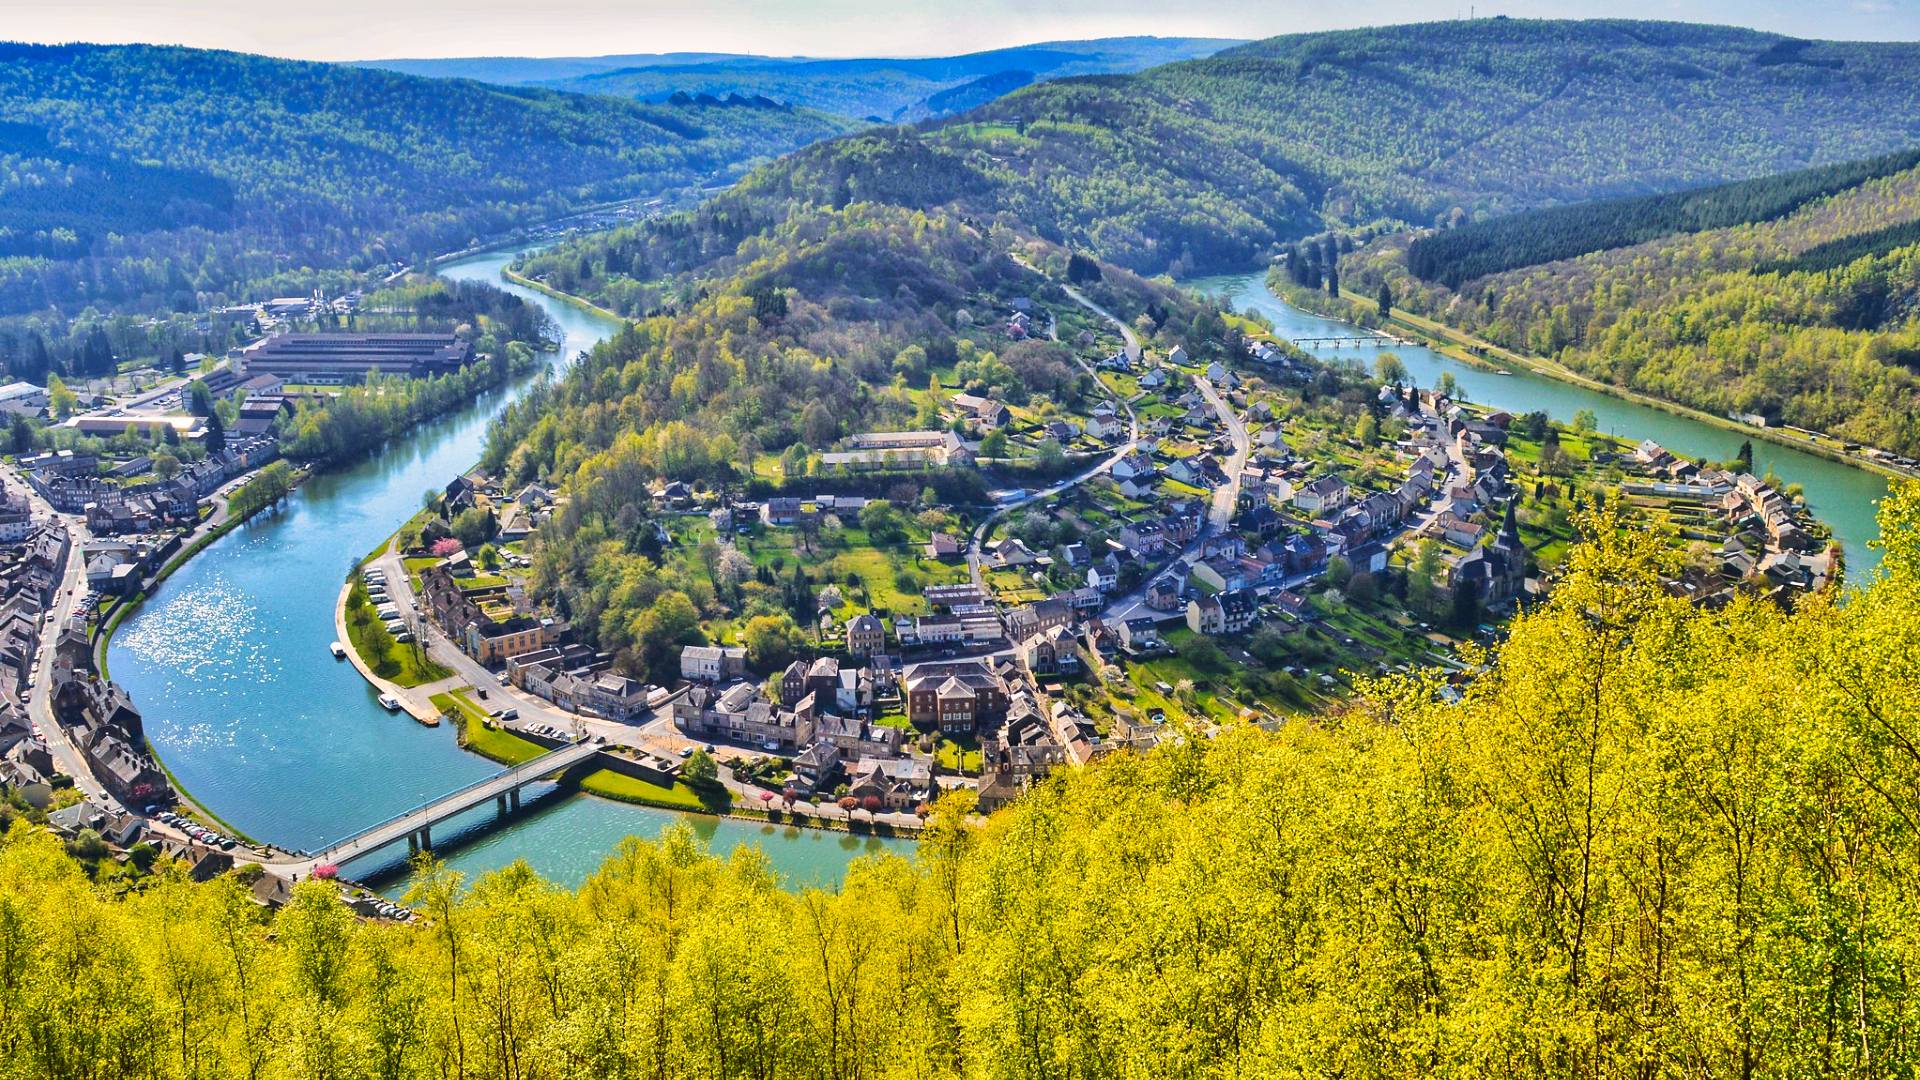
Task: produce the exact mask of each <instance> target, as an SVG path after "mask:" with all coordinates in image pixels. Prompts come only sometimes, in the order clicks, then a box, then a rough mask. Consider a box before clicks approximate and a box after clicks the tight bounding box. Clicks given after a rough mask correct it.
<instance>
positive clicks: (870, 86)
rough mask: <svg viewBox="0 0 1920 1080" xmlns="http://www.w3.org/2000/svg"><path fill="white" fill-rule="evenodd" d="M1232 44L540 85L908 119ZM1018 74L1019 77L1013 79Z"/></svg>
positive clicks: (659, 69) (760, 64)
mask: <svg viewBox="0 0 1920 1080" xmlns="http://www.w3.org/2000/svg"><path fill="white" fill-rule="evenodd" d="M1237 44H1240V43H1239V42H1237V41H1233V40H1230V39H1226V38H1155V37H1138V38H1096V39H1093V40H1090V41H1053V42H1044V43H1041V44H1037V45H1021V46H1016V47H1014V48H1009V49H993V50H990V51H987V52H977V53H968V54H966V55H963V56H945V57H930V58H924V59H904V58H900V59H895V58H872V59H865V58H858V59H840V60H812V59H805V58H796V59H792V60H783V59H778V58H772V57H730V58H726V59H721V60H716V61H713V62H711V63H705V64H684V63H666V64H645V65H635V66H632V67H628V68H625V69H619V70H611V71H602V72H598V73H594V74H590V75H584V76H578V77H572V78H559V79H554V80H549V81H546V82H543V83H542V84H541V85H544V86H548V87H551V88H554V89H560V90H572V91H575V92H578V93H583V94H608V95H613V96H616V97H628V98H638V99H640V100H642V101H664V100H666V99H667V98H669V97H671V96H672V95H674V94H696V95H697V94H709V95H711V96H714V97H725V96H726V95H728V94H740V95H742V96H748V97H751V96H754V95H759V96H763V97H769V98H772V99H774V100H776V101H779V102H782V103H783V104H788V105H796V106H801V107H805V108H812V109H819V110H821V111H823V112H830V113H835V114H838V115H841V116H851V117H871V118H874V119H878V120H889V121H906V120H919V119H924V118H926V117H929V116H942V115H946V114H947V113H950V112H954V111H956V110H958V109H964V108H968V107H971V106H973V105H977V104H980V103H982V102H984V101H987V100H990V99H991V98H992V97H993V96H996V95H995V94H991V93H989V94H985V96H979V93H980V91H979V89H978V88H976V92H975V93H971V94H961V95H957V96H952V95H950V92H951V91H955V90H958V89H960V88H961V87H964V86H967V85H969V84H973V83H982V82H983V81H984V82H983V85H984V87H986V88H995V87H998V88H999V89H998V93H1005V92H1006V91H1007V90H1011V89H1014V88H1015V87H1017V86H1023V85H1025V84H1027V83H1030V82H1034V81H1037V80H1045V79H1059V78H1067V77H1070V76H1076V75H1099V74H1114V73H1125V72H1134V71H1140V70H1143V69H1145V68H1150V67H1155V66H1157V65H1160V64H1168V63H1172V62H1174V61H1177V60H1189V59H1193V58H1195V57H1201V56H1209V55H1212V54H1213V53H1216V52H1219V51H1220V50H1221V49H1224V48H1227V47H1229V46H1232V45H1237ZM1015 75H1020V76H1024V77H1023V78H1020V79H1018V80H1017V81H1016V80H1015V79H1014V76H1015Z"/></svg>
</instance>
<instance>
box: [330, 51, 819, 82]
mask: <svg viewBox="0 0 1920 1080" xmlns="http://www.w3.org/2000/svg"><path fill="white" fill-rule="evenodd" d="M774 59H775V58H773V57H764V56H756V55H753V54H751V53H724V52H671V53H626V54H623V55H613V56H458V57H447V58H435V57H419V58H413V57H399V58H394V59H391V60H349V61H346V62H345V63H346V65H347V66H348V67H362V68H376V69H378V70H381V71H394V72H399V73H400V74H402V75H419V76H421V77H423V78H428V79H472V80H474V81H475V82H485V83H494V84H496V85H499V86H528V85H532V84H534V83H540V82H552V81H555V80H559V79H578V78H584V77H586V76H589V75H600V74H604V73H606V72H609V71H617V70H619V69H622V68H638V67H671V66H673V65H676V64H711V63H716V62H719V61H738V62H741V63H746V62H748V61H754V60H774ZM793 59H796V60H797V59H800V58H798V57H795V58H793Z"/></svg>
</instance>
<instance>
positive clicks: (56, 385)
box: [47, 375, 80, 420]
mask: <svg viewBox="0 0 1920 1080" xmlns="http://www.w3.org/2000/svg"><path fill="white" fill-rule="evenodd" d="M79 406H80V398H79V395H77V394H75V393H74V392H73V391H71V390H69V389H67V383H66V380H64V379H62V378H61V377H60V376H58V375H48V376H47V408H48V409H50V410H51V411H52V412H53V418H54V419H55V420H65V419H67V418H68V417H70V416H72V415H73V412H74V410H75V409H77V408H79Z"/></svg>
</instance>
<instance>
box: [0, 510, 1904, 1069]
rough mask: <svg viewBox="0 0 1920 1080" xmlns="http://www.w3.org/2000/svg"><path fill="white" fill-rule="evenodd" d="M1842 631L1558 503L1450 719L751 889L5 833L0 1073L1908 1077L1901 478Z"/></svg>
mask: <svg viewBox="0 0 1920 1080" xmlns="http://www.w3.org/2000/svg"><path fill="white" fill-rule="evenodd" d="M1883 516H1884V520H1885V526H1886V533H1887V536H1888V542H1887V552H1886V561H1885V563H1884V568H1883V570H1882V572H1881V576H1880V579H1879V580H1877V581H1876V582H1874V583H1873V584H1871V585H1870V586H1869V587H1868V588H1866V589H1865V590H1864V591H1862V592H1860V593H1858V594H1856V595H1855V596H1853V597H1852V598H1851V599H1850V601H1849V602H1848V603H1847V604H1845V605H1833V604H1828V603H1825V602H1816V603H1814V604H1812V605H1810V606H1808V607H1806V608H1804V609H1802V610H1801V611H1799V612H1797V613H1794V614H1784V613H1782V612H1779V611H1777V610H1775V609H1774V608H1771V607H1769V606H1767V605H1765V604H1761V603H1757V602H1746V601H1742V602H1739V603H1736V604H1734V605H1732V606H1730V607H1728V608H1727V609H1726V610H1724V611H1720V612H1705V611H1700V610H1696V609H1694V608H1692V607H1690V606H1688V605H1687V604H1685V603H1683V602H1680V601H1676V600H1674V599H1672V598H1670V597H1668V596H1667V595H1666V594H1665V593H1664V591H1663V590H1662V589H1661V588H1660V587H1659V584H1658V574H1657V570H1656V567H1655V565H1654V562H1655V560H1657V559H1658V558H1659V557H1660V556H1659V555H1658V553H1657V546H1658V545H1657V544H1656V543H1655V541H1654V539H1653V538H1650V537H1648V536H1647V535H1646V534H1644V533H1639V532H1632V531H1627V530H1622V529H1618V528H1616V527H1614V526H1616V525H1617V521H1615V520H1613V519H1611V518H1610V517H1609V516H1607V515H1604V514H1603V515H1599V516H1596V517H1595V518H1592V519H1590V520H1589V521H1588V522H1587V524H1588V525H1589V527H1590V528H1592V529H1593V531H1594V535H1595V537H1596V539H1595V540H1594V541H1593V542H1591V543H1590V544H1589V545H1587V546H1585V547H1583V548H1581V549H1580V550H1578V551H1577V552H1576V553H1575V554H1574V556H1573V557H1572V559H1571V562H1570V572H1569V576H1568V578H1567V579H1566V581H1565V582H1564V583H1563V584H1562V586H1561V587H1560V588H1559V590H1558V591H1557V592H1556V594H1555V596H1554V598H1553V600H1552V601H1551V602H1550V603H1549V604H1547V605H1546V606H1545V607H1543V608H1542V609H1540V610H1538V611H1537V612H1535V613H1532V614H1530V615H1527V616H1525V617H1523V618H1521V619H1519V620H1518V621H1517V622H1516V623H1515V624H1514V625H1513V627H1512V630H1511V634H1510V636H1509V638H1508V639H1507V641H1506V643H1505V644H1504V646H1503V647H1502V648H1501V649H1500V651H1499V654H1498V655H1497V656H1495V657H1492V658H1491V659H1490V662H1489V666H1488V668H1487V669H1486V670H1485V672H1484V673H1483V674H1482V675H1481V676H1480V677H1479V678H1478V679H1476V680H1475V681H1474V682H1473V683H1472V684H1471V685H1470V686H1469V687H1468V688H1467V689H1466V690H1465V693H1464V696H1463V697H1462V698H1461V700H1459V701H1458V702H1456V703H1447V702H1446V701H1444V700H1443V696H1442V695H1440V694H1438V693H1437V691H1438V689H1439V680H1438V676H1435V675H1427V676H1420V677H1414V678H1406V679H1400V680H1396V681H1390V682H1385V683H1379V684H1375V685H1372V686H1371V687H1369V688H1368V690H1367V693H1366V694H1365V695H1364V697H1363V699H1362V701H1361V703H1360V704H1359V705H1357V706H1356V707H1355V708H1353V709H1352V710H1350V711H1349V712H1347V713H1346V714H1344V715H1341V716H1337V717H1330V718H1328V719H1327V720H1326V721H1325V722H1324V723H1321V724H1317V725H1307V724H1294V725H1290V726H1289V727H1288V728H1286V729H1285V730H1283V731H1281V732H1279V733H1277V734H1266V733H1263V732H1261V731H1258V730H1254V729H1239V730H1230V731H1227V732H1225V733H1223V734H1222V735H1221V736H1220V737H1219V738H1216V739H1210V740H1209V739H1200V738H1195V739H1192V740H1188V741H1184V742H1181V743H1178V744H1173V745H1169V746H1167V747H1165V748H1163V749H1162V750H1160V751H1158V752H1155V753H1153V754H1150V755H1147V756H1143V757H1128V756H1122V757H1120V758H1117V759H1114V760H1110V761H1108V762H1106V763H1104V764H1102V765H1099V766H1096V767H1094V768H1091V769H1088V770H1086V771H1084V772H1080V773H1077V774H1075V775H1072V776H1068V777H1064V778H1062V779H1060V780H1058V781H1056V782H1053V783H1051V784H1049V785H1047V786H1045V787H1044V788H1043V789H1041V790H1039V791H1037V792H1035V793H1033V794H1032V795H1030V796H1029V797H1027V798H1025V799H1023V800H1022V801H1021V802H1019V803H1017V804H1016V805H1015V806H1014V807H1012V808H1010V809H1009V810H1007V811H1005V812H1002V813H1000V814H998V815H996V816H995V817H994V818H992V819H991V820H990V821H989V822H988V824H987V825H985V826H984V827H980V828H973V827H968V826H965V825H961V824H959V823H958V819H957V817H956V816H955V815H954V811H955V810H957V809H958V806H957V805H956V804H952V803H949V804H943V809H942V810H941V811H940V812H939V813H937V814H936V816H935V818H934V820H933V822H932V826H933V827H932V829H931V832H930V834H929V836H928V838H927V839H926V840H925V841H924V842H923V844H922V847H921V850H920V854H919V856H918V858H917V860H915V861H913V862H911V863H909V862H908V861H906V860H902V859H898V858H892V857H884V858H877V859H867V860H862V861H860V862H858V863H856V864H855V865H854V866H853V867H852V869H851V870H850V872H849V874H848V876H847V879H846V883H845V885H844V887H843V888H842V889H841V890H840V891H839V892H838V893H826V892H819V891H808V892H803V893H794V892H787V891H783V890H782V889H781V888H780V887H779V883H778V882H777V881H776V879H775V877H774V875H773V873H772V872H771V871H770V870H769V869H768V866H767V864H766V862H765V859H764V857H762V856H761V855H759V854H758V853H757V852H754V851H751V850H743V851H740V852H736V853H735V854H734V855H733V856H731V857H730V858H727V859H719V858H715V857H713V856H711V855H709V854H707V853H705V852H703V851H702V850H700V848H699V846H698V844H697V843H696V842H695V841H694V840H693V839H692V836H691V833H690V832H688V831H687V830H684V829H678V830H674V831H672V832H669V833H668V834H667V835H666V836H665V837H664V838H663V839H662V840H661V841H660V842H658V843H648V842H645V841H641V840H638V839H630V840H628V841H626V842H625V843H624V844H623V845H622V846H621V847H620V848H619V850H618V851H616V852H615V853H614V854H613V856H612V857H611V858H610V859H609V860H608V862H607V863H606V864H605V866H604V867H603V868H602V869H601V870H600V871H599V873H598V874H596V875H595V876H594V877H593V878H592V879H591V880H590V881H589V882H588V883H587V884H586V885H584V886H583V887H582V888H581V889H580V890H579V891H578V892H567V891H564V890H561V889H558V888H555V887H553V886H551V885H549V884H547V883H545V882H543V881H541V880H540V879H539V878H538V877H536V876H535V875H533V874H532V873H531V872H530V871H528V870H527V869H526V868H525V867H524V866H515V867H512V868H509V869H507V870H504V871H501V872H499V873H496V874H492V875H489V876H487V877H484V878H481V879H480V880H478V881H477V882H475V883H473V884H472V885H471V887H470V888H469V887H466V886H465V885H463V883H462V882H461V881H460V879H459V878H458V876H457V875H454V874H452V873H450V872H447V871H446V870H445V869H444V868H433V869H430V870H429V871H428V873H427V874H426V875H425V877H424V878H423V880H422V883H421V884H420V885H419V886H418V888H417V889H416V890H415V894H414V896H413V903H414V905H415V906H416V908H417V909H418V910H419V911H420V912H422V913H423V915H424V916H425V918H424V920H423V922H422V924H420V925H418V926H415V927H410V928H401V927H392V926H384V925H372V924H362V923H357V922H355V921H353V920H352V919H351V918H349V917H348V915H347V914H346V913H345V910H344V909H343V908H342V907H341V906H340V905H339V904H338V903H336V902H335V901H334V900H333V898H332V896H331V892H330V888H329V887H328V886H326V885H324V884H316V883H304V884H302V885H301V886H300V887H299V888H298V890H297V891H296V895H295V898H294V902H293V904H292V905H291V906H290V907H289V908H288V909H286V910H285V911H283V912H282V913H281V914H279V915H278V916H277V917H276V918H275V919H274V920H273V922H272V923H271V925H267V924H264V923H263V922H262V921H261V919H260V917H259V916H257V915H256V914H255V911H254V909H253V907H252V905H251V904H249V903H248V901H247V899H246V898H245V896H244V894H243V893H242V892H241V890H240V888H239V886H238V885H237V884H235V883H233V882H230V881H219V882H216V883H213V884H210V885H204V886H196V885H191V884H188V883H186V882H184V881H181V880H178V879H176V878H172V877H168V876H165V874H164V873H163V875H162V877H160V878H159V879H158V880H156V881H154V883H153V884H152V885H151V886H150V887H149V888H147V889H146V890H145V891H143V892H139V893H136V894H134V895H131V896H129V897H127V898H126V899H124V900H120V899H110V898H108V896H106V895H105V893H104V892H103V891H101V890H98V889H96V887H95V886H93V885H92V884H90V883H89V881H88V880H87V879H86V877H85V876H84V875H83V874H82V872H81V871H80V869H79V868H78V866H77V864H75V863H74V862H72V861H71V860H69V859H68V858H67V857H66V856H65V855H64V854H62V852H61V850H60V848H59V846H58V844H57V843H56V842H55V841H53V840H52V839H51V838H49V837H46V836H44V835H41V834H38V833H35V832H32V831H29V830H28V829H27V828H26V827H25V826H18V827H16V828H15V829H14V831H13V832H12V833H10V834H9V835H8V836H7V837H6V839H5V840H4V842H0V1076H5V1077H28V1076H31V1077H64V1076H103V1075H111V1076H124V1077H136V1076H137V1077H147V1076H187V1075H192V1076H239V1075H261V1076H314V1077H336V1076H338V1077H349V1076H354V1077H357V1076H377V1077H411V1076H442V1077H451V1076H474V1077H638V1076H661V1077H667V1076H674V1077H678V1076H701V1077H722V1076H724V1077H734V1076H739V1077H881V1076H958V1075H967V1076H980V1077H1002V1076H1004V1077H1016V1076H1020V1077H1026V1076H1051V1077H1108V1076H1233V1077H1239V1076H1244V1077H1270V1076H1284V1075H1298V1074H1313V1075H1329V1074H1340V1075H1348V1076H1388V1075H1399V1076H1404V1075H1443V1076H1461V1077H1480V1076H1486V1075H1546V1074H1552V1075H1569V1074H1577V1075H1594V1076H1598V1075H1641V1076H1657V1075H1692V1076H1735V1075H1752V1074H1763V1075H1906V1074H1907V1073H1909V1072H1911V1071H1912V1066H1913V1063H1914V1059H1915V1050H1914V1047H1913V1046H1912V1043H1911V1038H1912V1034H1911V1033H1912V1030H1913V1026H1914V1023H1915V1021H1916V1015H1915V1014H1916V1008H1915V1006H1916V998H1915V994H1914V992H1913V991H1912V989H1911V987H1912V985H1913V978H1912V973H1913V967H1914V964H1915V962H1916V960H1920V940H1917V937H1920V919H1916V918H1915V915H1916V912H1915V911H1914V903H1915V901H1914V898H1915V896H1916V895H1920V893H1917V892H1916V888H1915V886H1916V875H1917V874H1920V857H1917V856H1920V849H1917V848H1916V846H1915V844H1914V839H1915V837H1914V831H1913V830H1914V826H1913V820H1914V817H1915V815H1916V814H1920V752H1916V750H1915V747H1916V745H1920V712H1917V711H1916V704H1917V703H1920V694H1917V692H1920V683H1917V682H1916V676H1915V671H1916V670H1917V669H1916V667H1915V665H1914V664H1913V663H1911V660H1910V658H1911V657H1912V656H1913V654H1914V652H1915V650H1916V648H1920V489H1917V488H1913V487H1908V488H1905V489H1902V490H1900V491H1898V492H1896V493H1895V494H1894V495H1893V496H1892V497H1890V498H1889V500H1888V505H1887V507H1886V509H1885V510H1884V511H1883Z"/></svg>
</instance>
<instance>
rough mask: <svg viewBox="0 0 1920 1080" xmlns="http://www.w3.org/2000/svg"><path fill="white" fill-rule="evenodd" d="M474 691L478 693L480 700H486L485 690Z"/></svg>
mask: <svg viewBox="0 0 1920 1080" xmlns="http://www.w3.org/2000/svg"><path fill="white" fill-rule="evenodd" d="M474 693H476V694H479V695H480V700H481V701H485V700H487V692H486V691H485V690H475V691H474Z"/></svg>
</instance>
